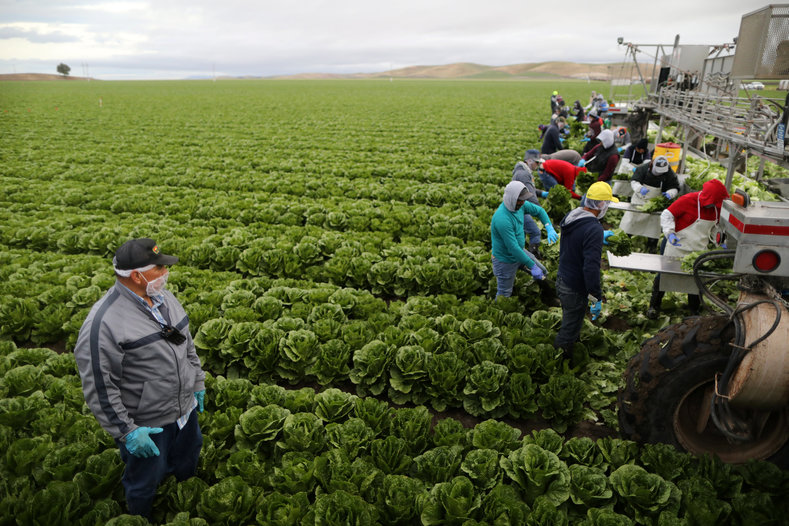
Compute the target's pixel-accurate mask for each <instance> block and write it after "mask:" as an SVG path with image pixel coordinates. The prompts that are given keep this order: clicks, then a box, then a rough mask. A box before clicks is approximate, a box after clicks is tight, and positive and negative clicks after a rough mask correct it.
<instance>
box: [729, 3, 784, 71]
mask: <svg viewBox="0 0 789 526" xmlns="http://www.w3.org/2000/svg"><path fill="white" fill-rule="evenodd" d="M732 76H733V77H737V78H787V77H789V4H781V5H770V6H767V7H765V8H764V9H760V10H759V11H754V12H753V13H751V14H748V15H745V16H743V17H742V21H741V22H740V34H739V36H738V37H737V52H736V56H735V58H734V65H733V66H732Z"/></svg>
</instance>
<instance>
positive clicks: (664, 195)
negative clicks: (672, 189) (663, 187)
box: [663, 192, 671, 199]
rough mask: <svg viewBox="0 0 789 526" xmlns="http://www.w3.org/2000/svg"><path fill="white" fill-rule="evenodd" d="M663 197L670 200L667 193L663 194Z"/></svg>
mask: <svg viewBox="0 0 789 526" xmlns="http://www.w3.org/2000/svg"><path fill="white" fill-rule="evenodd" d="M663 197H665V198H666V199H671V196H670V195H668V192H663Z"/></svg>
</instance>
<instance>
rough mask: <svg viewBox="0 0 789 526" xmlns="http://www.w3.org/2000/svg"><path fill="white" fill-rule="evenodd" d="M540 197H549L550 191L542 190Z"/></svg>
mask: <svg viewBox="0 0 789 526" xmlns="http://www.w3.org/2000/svg"><path fill="white" fill-rule="evenodd" d="M540 197H548V192H546V191H545V190H540Z"/></svg>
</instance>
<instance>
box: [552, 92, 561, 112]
mask: <svg viewBox="0 0 789 526" xmlns="http://www.w3.org/2000/svg"><path fill="white" fill-rule="evenodd" d="M554 113H559V92H558V91H555V90H554V92H553V93H551V115H553V114H554Z"/></svg>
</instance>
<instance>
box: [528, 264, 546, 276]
mask: <svg viewBox="0 0 789 526" xmlns="http://www.w3.org/2000/svg"><path fill="white" fill-rule="evenodd" d="M529 272H531V275H532V277H533V278H534V279H539V280H543V279H545V272H543V271H542V269H541V268H540V266H539V265H537V264H536V263H535V264H534V266H533V267H532V268H531V269H530V270H529Z"/></svg>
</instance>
